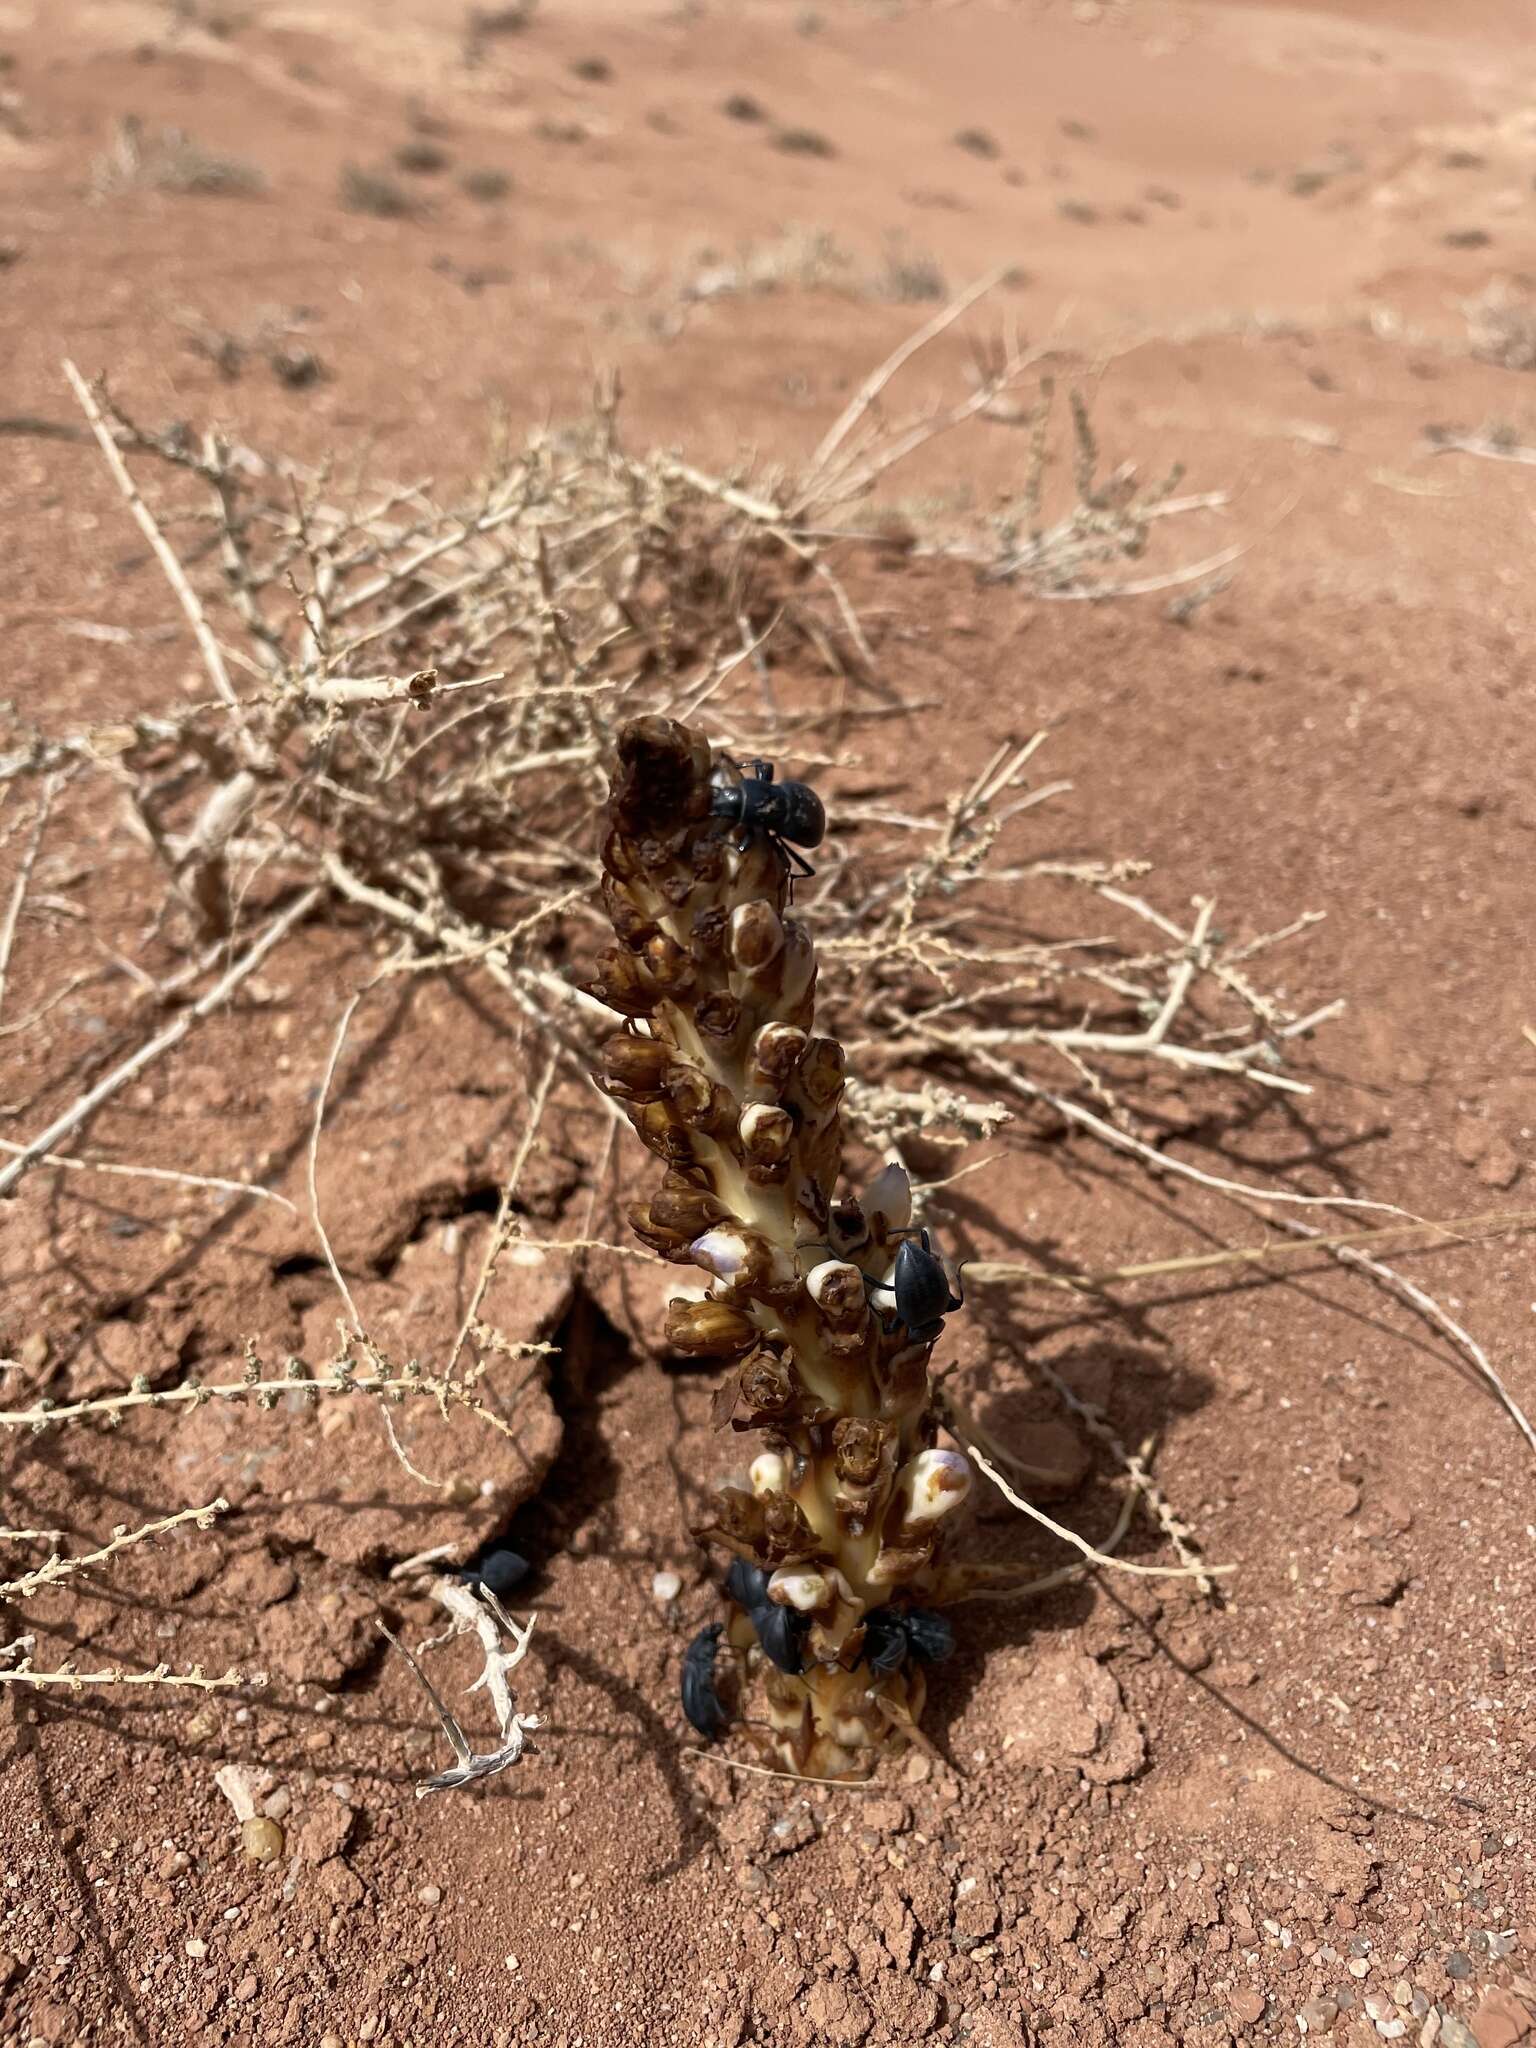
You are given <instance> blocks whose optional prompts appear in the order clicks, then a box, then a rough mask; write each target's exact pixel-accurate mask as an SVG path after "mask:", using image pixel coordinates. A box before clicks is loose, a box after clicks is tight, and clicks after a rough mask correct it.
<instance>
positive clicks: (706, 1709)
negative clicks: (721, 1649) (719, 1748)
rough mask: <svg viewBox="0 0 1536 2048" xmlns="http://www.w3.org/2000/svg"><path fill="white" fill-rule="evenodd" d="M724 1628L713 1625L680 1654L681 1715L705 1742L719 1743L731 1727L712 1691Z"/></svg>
mask: <svg viewBox="0 0 1536 2048" xmlns="http://www.w3.org/2000/svg"><path fill="white" fill-rule="evenodd" d="M724 1627H725V1624H724V1622H720V1621H712V1622H711V1623H710V1624H709V1627H708V1628H701V1629H700V1630H699V1632H698V1634H697V1635H696V1636H695V1637H694V1639H693V1641H692V1642H691V1643H690V1644H689V1645H688V1647H687V1649H686V1650H685V1651H684V1652H683V1712H684V1713H685V1714H686V1715H687V1717H688V1723H689V1726H690V1727H692V1728H696V1729H697V1730H698V1732H699V1734H700V1735H702V1736H703V1738H704V1740H705V1741H706V1742H718V1741H719V1740H720V1737H721V1736H722V1735H723V1734H724V1733H725V1731H726V1729H727V1728H728V1727H729V1725H730V1716H729V1715H728V1714H727V1713H726V1711H725V1709H724V1707H722V1706H721V1704H720V1695H719V1694H718V1693H717V1692H716V1691H715V1649H716V1646H717V1645H718V1643H719V1641H720V1636H721V1631H722V1630H723V1629H724Z"/></svg>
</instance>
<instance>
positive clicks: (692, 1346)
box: [666, 1297, 758, 1358]
mask: <svg viewBox="0 0 1536 2048" xmlns="http://www.w3.org/2000/svg"><path fill="white" fill-rule="evenodd" d="M757 1334H758V1330H757V1325H756V1324H755V1323H754V1322H753V1321H752V1319H751V1317H750V1316H745V1315H743V1314H742V1312H741V1310H740V1309H737V1308H731V1307H730V1306H729V1305H728V1304H727V1303H726V1302H723V1301H687V1300H684V1299H682V1298H681V1297H679V1298H678V1299H676V1300H674V1301H669V1302H668V1303H667V1322H666V1337H667V1342H668V1343H669V1344H670V1345H671V1346H672V1348H673V1350H674V1351H682V1352H686V1353H687V1354H688V1356H689V1357H691V1358H732V1357H734V1356H735V1355H736V1353H737V1352H738V1351H745V1350H746V1348H747V1346H748V1345H749V1344H751V1343H752V1342H754V1340H755V1339H756V1337H757Z"/></svg>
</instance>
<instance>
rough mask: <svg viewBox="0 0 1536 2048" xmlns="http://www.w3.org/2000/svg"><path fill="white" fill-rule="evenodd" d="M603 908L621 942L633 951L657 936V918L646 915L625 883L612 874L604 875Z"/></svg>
mask: <svg viewBox="0 0 1536 2048" xmlns="http://www.w3.org/2000/svg"><path fill="white" fill-rule="evenodd" d="M603 908H604V909H605V910H606V911H607V913H608V917H609V920H610V922H611V923H612V925H613V930H614V936H615V937H616V938H617V939H618V941H619V944H620V945H621V946H627V947H628V948H629V950H630V951H631V952H637V951H638V950H639V948H640V947H641V946H643V945H644V944H645V942H646V940H647V939H650V938H654V937H655V935H656V920H655V919H654V918H652V917H647V916H646V914H645V913H644V911H642V910H641V909H640V907H639V905H638V904H637V903H636V902H635V900H634V898H633V897H632V896H631V895H630V893H629V891H628V889H626V888H625V886H624V884H623V883H622V882H617V881H615V880H614V878H613V876H612V875H604V877H603Z"/></svg>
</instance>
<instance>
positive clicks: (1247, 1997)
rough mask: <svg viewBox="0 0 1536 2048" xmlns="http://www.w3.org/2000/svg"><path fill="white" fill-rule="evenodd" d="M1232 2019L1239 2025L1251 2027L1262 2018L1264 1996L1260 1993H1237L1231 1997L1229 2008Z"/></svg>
mask: <svg viewBox="0 0 1536 2048" xmlns="http://www.w3.org/2000/svg"><path fill="white" fill-rule="evenodd" d="M1230 2010H1231V2014H1232V2017H1233V2019H1235V2020H1236V2021H1237V2022H1238V2023H1239V2025H1241V2026H1245V2027H1251V2026H1252V2025H1253V2024H1254V2023H1255V2021H1257V2020H1261V2019H1263V2017H1264V1994H1263V1992H1262V1991H1237V1992H1234V1993H1233V1995H1232V2004H1231V2007H1230Z"/></svg>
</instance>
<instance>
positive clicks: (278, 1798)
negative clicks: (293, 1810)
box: [261, 1785, 293, 1820]
mask: <svg viewBox="0 0 1536 2048" xmlns="http://www.w3.org/2000/svg"><path fill="white" fill-rule="evenodd" d="M292 1804H293V1794H292V1793H291V1792H290V1791H289V1790H288V1787H287V1786H286V1785H279V1786H278V1788H277V1790H276V1791H275V1792H269V1793H268V1794H267V1796H266V1798H265V1799H263V1801H262V1802H261V1810H262V1812H263V1813H264V1814H265V1815H266V1816H267V1819H268V1820H281V1819H282V1818H283V1816H284V1815H285V1814H286V1813H287V1811H288V1809H289V1807H290V1806H292Z"/></svg>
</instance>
